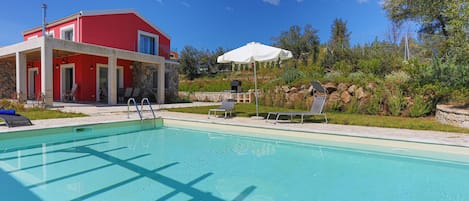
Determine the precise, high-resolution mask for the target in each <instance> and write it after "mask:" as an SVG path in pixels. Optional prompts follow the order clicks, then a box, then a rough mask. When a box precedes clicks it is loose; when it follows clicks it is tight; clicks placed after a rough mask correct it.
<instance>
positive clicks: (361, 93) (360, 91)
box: [355, 87, 366, 100]
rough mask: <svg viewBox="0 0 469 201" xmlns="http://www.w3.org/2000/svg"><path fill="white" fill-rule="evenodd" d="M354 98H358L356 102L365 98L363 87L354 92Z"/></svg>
mask: <svg viewBox="0 0 469 201" xmlns="http://www.w3.org/2000/svg"><path fill="white" fill-rule="evenodd" d="M355 96H356V97H357V98H358V100H361V99H363V98H365V97H366V94H365V91H363V87H359V88H358V89H357V90H355Z"/></svg>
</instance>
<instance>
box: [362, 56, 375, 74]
mask: <svg viewBox="0 0 469 201" xmlns="http://www.w3.org/2000/svg"><path fill="white" fill-rule="evenodd" d="M358 69H360V70H361V71H362V72H364V73H368V74H369V73H372V74H379V73H380V72H379V71H380V70H381V61H380V60H379V59H367V60H364V59H361V60H360V61H358Z"/></svg>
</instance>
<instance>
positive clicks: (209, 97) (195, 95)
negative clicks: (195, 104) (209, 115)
mask: <svg viewBox="0 0 469 201" xmlns="http://www.w3.org/2000/svg"><path fill="white" fill-rule="evenodd" d="M179 97H187V98H189V99H190V100H192V101H203V102H221V101H222V100H223V99H229V98H231V92H187V91H180V92H179Z"/></svg>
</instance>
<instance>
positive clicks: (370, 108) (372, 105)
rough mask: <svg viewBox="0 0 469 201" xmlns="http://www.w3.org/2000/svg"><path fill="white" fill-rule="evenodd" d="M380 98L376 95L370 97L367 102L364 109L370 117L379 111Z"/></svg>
mask: <svg viewBox="0 0 469 201" xmlns="http://www.w3.org/2000/svg"><path fill="white" fill-rule="evenodd" d="M381 101H382V98H381V97H379V96H378V95H372V96H371V97H370V99H369V100H368V104H367V107H366V113H367V114H371V115H377V114H379V112H380V111H381Z"/></svg>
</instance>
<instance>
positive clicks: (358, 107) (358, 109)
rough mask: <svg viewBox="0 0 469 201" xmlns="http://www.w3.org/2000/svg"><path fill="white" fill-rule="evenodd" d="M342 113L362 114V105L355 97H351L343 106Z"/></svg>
mask: <svg viewBox="0 0 469 201" xmlns="http://www.w3.org/2000/svg"><path fill="white" fill-rule="evenodd" d="M344 111H345V112H346V113H349V114H358V113H362V111H363V105H362V104H361V102H360V100H358V98H357V97H353V98H352V100H351V101H350V103H348V104H347V105H345V109H344Z"/></svg>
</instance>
